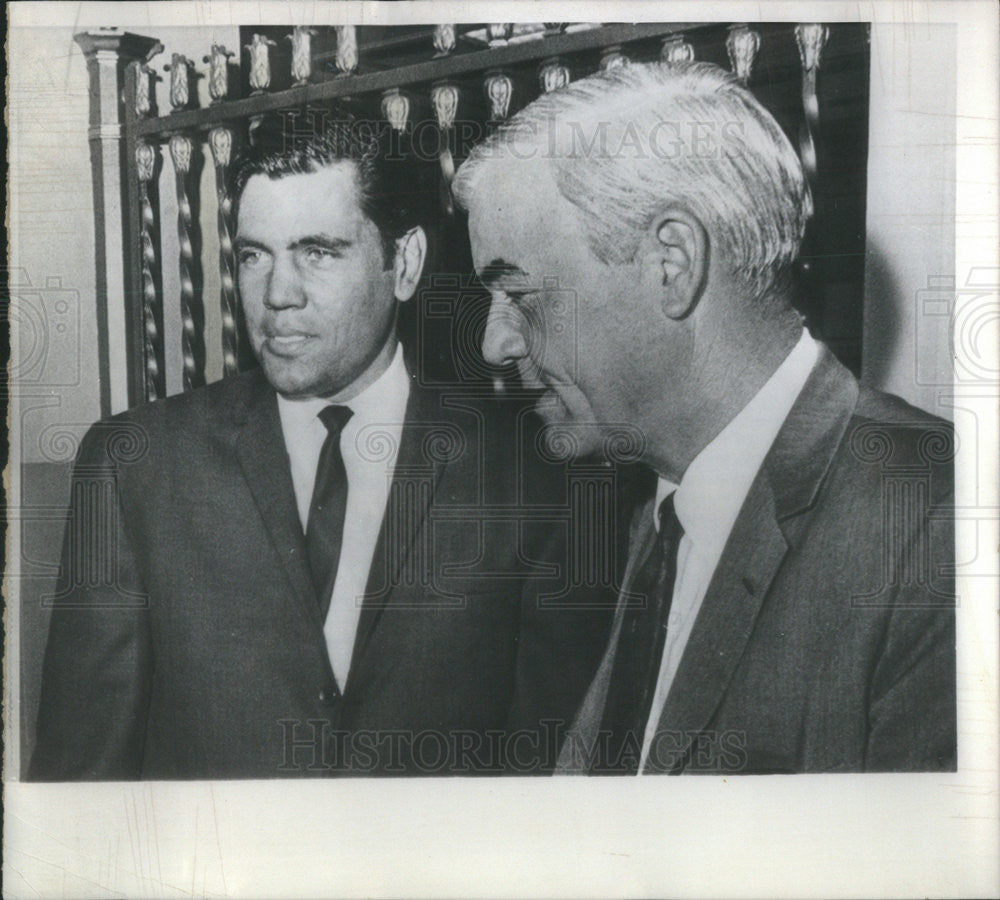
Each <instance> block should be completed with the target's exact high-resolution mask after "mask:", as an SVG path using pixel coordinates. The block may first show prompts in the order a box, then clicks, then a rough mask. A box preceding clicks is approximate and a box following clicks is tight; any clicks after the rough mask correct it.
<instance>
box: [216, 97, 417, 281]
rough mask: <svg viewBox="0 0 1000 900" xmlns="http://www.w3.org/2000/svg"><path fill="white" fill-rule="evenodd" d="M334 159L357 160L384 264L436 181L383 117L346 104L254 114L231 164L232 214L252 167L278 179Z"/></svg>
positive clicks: (360, 188) (359, 180)
mask: <svg viewBox="0 0 1000 900" xmlns="http://www.w3.org/2000/svg"><path fill="white" fill-rule="evenodd" d="M340 162H352V163H354V165H355V166H356V171H357V184H358V195H359V201H360V204H361V210H362V212H363V213H364V214H365V215H366V216H367V217H368V218H369V219H371V221H372V222H374V223H375V225H376V227H377V228H378V230H379V233H380V234H381V236H382V245H383V250H384V254H385V263H386V265H389V264H390V263H391V261H392V259H393V256H394V250H395V241H396V239H397V238H399V237H402V236H403V235H404V234H406V232H407V231H409V230H410V229H411V228H413V227H414V226H415V225H420V224H424V220H425V219H426V218H427V216H428V215H429V212H430V210H431V209H432V203H433V198H434V188H433V186H432V185H430V184H429V179H428V173H427V171H426V169H425V167H421V166H420V165H419V164H418V163H417V161H416V160H415V159H414V157H413V154H411V153H409V152H408V149H407V147H406V146H405V141H404V140H402V139H400V136H399V135H398V134H394V133H393V131H392V129H391V128H390V126H389V125H388V123H387V122H384V121H381V120H379V119H375V118H371V119H368V118H362V117H360V116H358V115H356V114H355V113H353V112H352V111H351V110H349V109H348V108H346V107H344V106H340V105H337V106H334V107H320V108H310V109H309V110H282V111H280V112H277V113H268V114H266V115H265V116H263V117H262V118H261V119H260V121H259V123H258V124H257V125H256V126H255V127H253V128H252V130H251V134H250V142H249V144H248V145H247V147H246V148H245V149H244V151H243V152H242V153H241V155H240V157H239V159H238V160H237V162H236V164H235V166H234V167H233V173H232V193H231V196H232V197H233V198H234V210H233V216H234V219H235V218H236V216H237V215H238V212H239V208H238V207H239V199H240V196H241V195H242V193H243V189H244V188H245V187H246V183H247V181H248V180H249V179H250V178H251V177H253V176H254V175H266V176H267V177H268V178H271V179H272V180H277V179H279V178H284V177H285V176H288V175H301V174H306V173H310V172H316V171H318V170H319V169H321V168H323V167H324V166H329V165H334V164H336V163H340Z"/></svg>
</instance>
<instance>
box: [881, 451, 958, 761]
mask: <svg viewBox="0 0 1000 900" xmlns="http://www.w3.org/2000/svg"><path fill="white" fill-rule="evenodd" d="M946 477H947V478H948V479H949V480H950V478H951V473H950V470H949V472H948V473H947V476H946ZM952 508H953V498H952V496H951V493H950V491H949V496H948V498H947V500H945V501H944V502H942V503H940V504H939V505H938V506H937V510H938V511H939V512H944V511H946V510H950V509H952ZM901 559H902V560H905V561H908V562H905V563H904V562H901V563H899V565H900V566H902V565H907V566H916V567H917V568H916V569H914V570H912V571H913V572H919V573H920V574H923V575H924V576H925V577H926V581H925V583H923V584H921V583H920V580H921V579H915V578H913V577H912V574H911V577H907V573H906V572H905V571H903V570H902V568H901V569H900V570H899V571H897V572H896V573H895V578H896V581H897V583H899V584H905V585H906V586H905V587H902V588H901V589H900V590H899V591H898V592H897V594H896V598H895V604H894V608H893V610H892V613H891V615H890V616H889V619H888V624H887V627H886V633H885V638H884V641H883V645H882V653H881V655H880V656H879V660H878V663H877V665H876V667H875V671H874V675H873V678H872V682H871V693H870V697H869V707H868V710H869V731H868V745H867V752H866V759H865V769H866V770H868V771H875V772H878V771H895V772H902V771H935V770H937V771H954V770H955V767H956V762H957V753H956V750H957V740H956V697H955V681H956V673H955V664H956V656H955V590H954V577H953V575H952V571H953V566H954V562H955V552H954V518H953V517H952V516H950V515H938V516H934V515H931V516H929V517H927V518H925V519H924V521H923V523H922V527H920V528H919V529H918V530H917V531H916V533H915V534H914V535H913V536H912V537H911V539H910V541H909V544H908V546H907V547H906V550H905V552H904V554H902V556H901ZM922 561H926V562H922Z"/></svg>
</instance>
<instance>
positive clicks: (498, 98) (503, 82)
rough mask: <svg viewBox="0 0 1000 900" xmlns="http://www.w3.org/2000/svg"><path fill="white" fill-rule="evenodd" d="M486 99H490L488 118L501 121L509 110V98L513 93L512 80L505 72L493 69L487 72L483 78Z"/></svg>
mask: <svg viewBox="0 0 1000 900" xmlns="http://www.w3.org/2000/svg"><path fill="white" fill-rule="evenodd" d="M483 87H484V89H485V91H486V99H487V100H489V101H490V119H492V120H493V121H494V122H502V121H503V120H504V119H506V118H507V113H508V112H510V98H511V96H512V95H513V93H514V82H513V81H512V80H511V78H510V76H509V75H508V74H507V73H506V72H501V71H499V70H497V69H494V70H493V71H492V72H487V73H486V77H485V78H484V80H483Z"/></svg>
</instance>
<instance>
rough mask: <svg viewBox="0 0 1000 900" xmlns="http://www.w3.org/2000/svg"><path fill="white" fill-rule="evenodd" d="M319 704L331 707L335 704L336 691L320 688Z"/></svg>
mask: <svg viewBox="0 0 1000 900" xmlns="http://www.w3.org/2000/svg"><path fill="white" fill-rule="evenodd" d="M319 702H320V703H322V704H323V705H324V706H333V704H334V703H336V702H337V691H336V690H334V689H331V688H322V689H321V690H320V692H319Z"/></svg>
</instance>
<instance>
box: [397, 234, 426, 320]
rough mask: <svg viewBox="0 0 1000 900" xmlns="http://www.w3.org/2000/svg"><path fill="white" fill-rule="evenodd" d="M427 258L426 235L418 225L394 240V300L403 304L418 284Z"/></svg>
mask: <svg viewBox="0 0 1000 900" xmlns="http://www.w3.org/2000/svg"><path fill="white" fill-rule="evenodd" d="M426 258H427V235H426V234H425V233H424V229H423V228H421V227H420V226H419V225H417V226H415V227H414V228H411V229H410V230H409V231H408V232H406V234H404V235H403V236H402V237H401V238H397V239H396V287H395V293H396V299H397V300H399V301H400V303H405V302H406V301H407V300H409V299H410V297H412V296H413V292H414V291H415V290H416V289H417V284H418V283H419V282H420V275H421V273H422V272H423V271H424V260H425V259H426Z"/></svg>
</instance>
